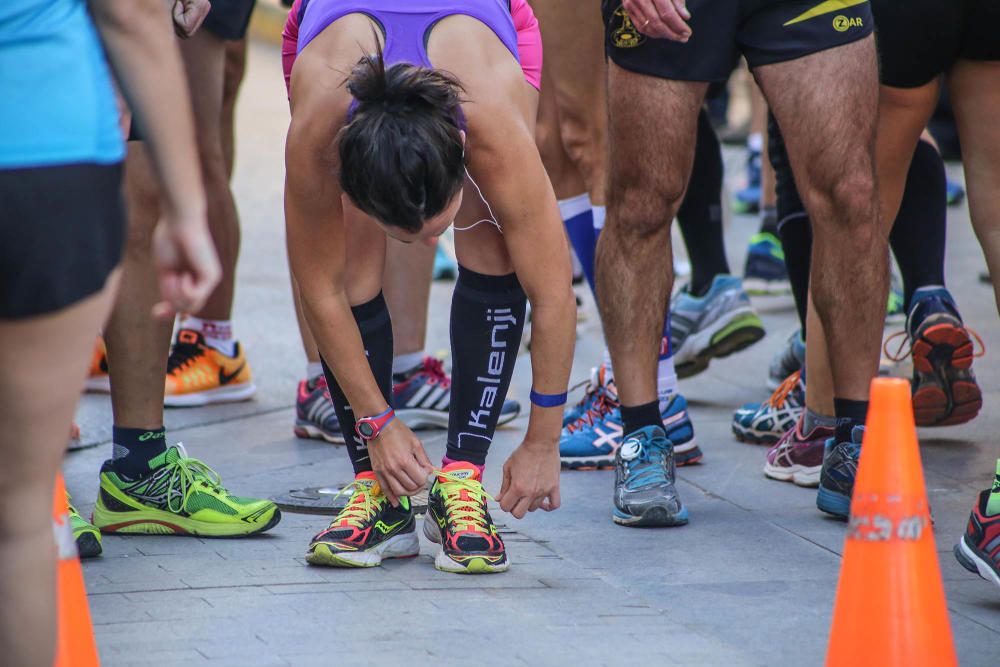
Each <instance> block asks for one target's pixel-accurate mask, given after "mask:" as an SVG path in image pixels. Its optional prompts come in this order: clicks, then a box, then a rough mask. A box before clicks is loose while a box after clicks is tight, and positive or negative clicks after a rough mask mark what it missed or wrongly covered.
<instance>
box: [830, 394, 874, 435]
mask: <svg viewBox="0 0 1000 667" xmlns="http://www.w3.org/2000/svg"><path fill="white" fill-rule="evenodd" d="M833 412H834V414H835V415H836V417H837V442H850V441H851V431H853V430H854V427H855V426H864V425H865V420H866V419H867V418H868V401H854V400H851V399H849V398H834V399H833Z"/></svg>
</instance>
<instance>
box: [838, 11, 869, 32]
mask: <svg viewBox="0 0 1000 667" xmlns="http://www.w3.org/2000/svg"><path fill="white" fill-rule="evenodd" d="M864 25H865V24H864V23H863V22H862V21H861V19H860V18H848V17H847V16H844V15H843V14H840V15H838V16H834V17H833V29H834V30H836V31H837V32H847V31H848V30H850V29H851V28H862V27H864Z"/></svg>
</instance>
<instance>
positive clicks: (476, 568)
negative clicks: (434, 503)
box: [423, 513, 510, 574]
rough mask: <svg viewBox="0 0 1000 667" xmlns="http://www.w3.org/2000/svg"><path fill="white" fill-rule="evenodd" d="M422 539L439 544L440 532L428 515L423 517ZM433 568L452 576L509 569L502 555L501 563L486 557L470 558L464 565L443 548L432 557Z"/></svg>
mask: <svg viewBox="0 0 1000 667" xmlns="http://www.w3.org/2000/svg"><path fill="white" fill-rule="evenodd" d="M423 522H424V537H426V538H427V539H428V540H430V541H431V542H433V543H435V544H441V531H440V529H439V528H438V526H437V523H436V522H435V521H434V519H433V518H432V517H431V516H430V515H429V513H428V514H426V515H424V518H423ZM434 567H435V568H436V569H438V570H440V571H442V572H451V573H452V574H499V573H500V572H506V571H507V570H508V568H510V561H508V560H507V554H506V552H505V553H504V556H503V561H502V562H499V563H492V562H490V559H489V558H487V557H486V556H471V557H470V558H469V560H467V561H466V562H465V563H459V562H458V561H456V560H454V559H453V558H451V557H450V556H448V554H446V553H445V552H444V546H442V547H441V549H440V551H438V554H437V556H435V557H434Z"/></svg>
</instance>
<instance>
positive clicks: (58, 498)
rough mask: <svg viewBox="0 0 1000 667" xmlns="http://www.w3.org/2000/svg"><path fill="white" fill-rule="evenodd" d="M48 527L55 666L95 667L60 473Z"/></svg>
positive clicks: (74, 546)
mask: <svg viewBox="0 0 1000 667" xmlns="http://www.w3.org/2000/svg"><path fill="white" fill-rule="evenodd" d="M52 528H53V530H54V531H55V536H56V545H57V546H58V548H59V570H58V573H57V582H56V585H57V591H58V595H59V599H58V606H59V612H58V614H59V615H58V625H57V628H58V637H59V638H58V643H57V644H56V667H97V665H99V664H100V661H99V660H98V658H97V645H96V644H95V643H94V629H93V627H92V626H91V624H90V607H89V605H88V604H87V592H86V590H85V589H84V586H83V571H82V570H81V569H80V559H79V558H78V557H77V554H76V541H75V540H74V539H73V527H72V526H71V525H70V522H69V507H68V506H67V505H66V485H65V484H64V483H63V478H62V473H60V474H58V475H56V492H55V496H54V498H53V501H52Z"/></svg>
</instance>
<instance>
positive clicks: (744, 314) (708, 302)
mask: <svg viewBox="0 0 1000 667" xmlns="http://www.w3.org/2000/svg"><path fill="white" fill-rule="evenodd" d="M763 337H764V324H763V323H762V322H761V321H760V318H759V317H757V313H755V312H754V310H753V306H752V305H750V297H748V296H747V293H746V292H744V291H743V283H742V281H741V280H740V279H739V278H737V277H736V276H727V275H721V274H720V275H717V276H715V277H714V278H713V279H712V285H711V287H710V288H709V290H708V292H707V293H706V294H705V296H702V297H696V296H693V295H692V294H691V293H690V292H688V291H687V289H683V290H681V291H680V292H678V293H677V295H676V296H675V297H674V298H673V299H672V300H671V302H670V344H671V347H672V348H673V350H674V366H675V368H676V370H677V377H679V378H688V377H691V376H692V375H697V374H698V373H701V372H702V371H704V370H705V369H706V368H708V365H709V363H710V362H711V360H712V359H716V358H718V359H721V358H723V357H728V356H729V355H731V354H734V353H736V352H739V351H740V350H744V349H746V348H748V347H750V346H751V345H753V344H754V343H756V342H757V341H759V340H760V339H761V338H763Z"/></svg>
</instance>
